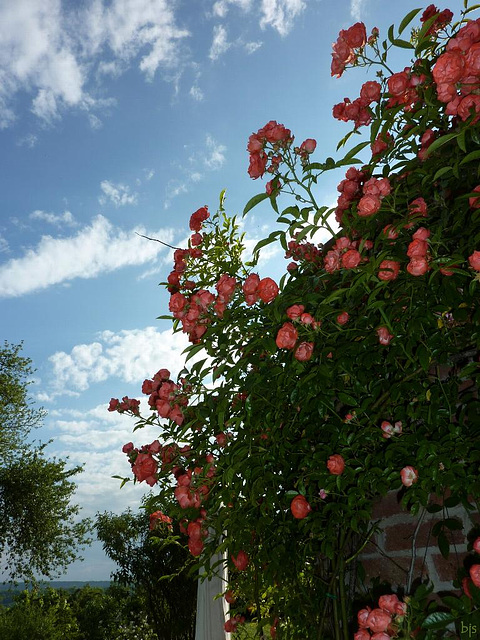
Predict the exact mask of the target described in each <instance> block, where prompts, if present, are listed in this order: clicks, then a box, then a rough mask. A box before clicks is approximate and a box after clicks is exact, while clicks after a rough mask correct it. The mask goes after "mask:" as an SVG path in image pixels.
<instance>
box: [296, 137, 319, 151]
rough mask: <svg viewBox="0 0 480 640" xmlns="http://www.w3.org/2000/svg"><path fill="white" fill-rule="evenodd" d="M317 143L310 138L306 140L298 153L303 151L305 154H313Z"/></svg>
mask: <svg viewBox="0 0 480 640" xmlns="http://www.w3.org/2000/svg"><path fill="white" fill-rule="evenodd" d="M316 146H317V141H316V140H313V139H312V138H307V139H306V140H304V141H303V142H302V144H301V145H300V151H304V152H305V153H313V152H314V151H315V149H316Z"/></svg>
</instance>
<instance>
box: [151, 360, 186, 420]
mask: <svg viewBox="0 0 480 640" xmlns="http://www.w3.org/2000/svg"><path fill="white" fill-rule="evenodd" d="M189 392H190V387H189V385H188V383H187V382H186V380H185V379H182V380H180V384H176V383H175V382H172V380H170V371H168V369H160V371H157V373H156V374H155V375H154V376H153V378H152V379H149V380H144V381H143V384H142V393H144V394H146V395H148V396H149V398H148V404H149V406H150V407H151V408H152V409H154V410H156V411H158V415H159V416H160V417H161V418H167V419H168V420H172V421H173V422H176V424H178V425H179V426H180V425H182V424H183V421H184V420H185V416H184V414H183V408H184V407H186V406H187V405H188V393H189Z"/></svg>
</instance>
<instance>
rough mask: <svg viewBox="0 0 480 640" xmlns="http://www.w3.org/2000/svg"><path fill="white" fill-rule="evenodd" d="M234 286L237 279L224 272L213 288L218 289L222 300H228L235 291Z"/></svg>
mask: <svg viewBox="0 0 480 640" xmlns="http://www.w3.org/2000/svg"><path fill="white" fill-rule="evenodd" d="M236 286H237V281H236V280H235V278H233V277H231V276H229V275H228V274H226V273H224V274H223V275H222V276H221V277H220V280H219V281H218V282H217V284H216V285H215V289H216V290H217V291H218V294H219V296H220V298H221V300H222V302H228V301H229V300H230V298H231V297H232V296H233V294H234V292H235V288H236Z"/></svg>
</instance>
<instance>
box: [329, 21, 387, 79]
mask: <svg viewBox="0 0 480 640" xmlns="http://www.w3.org/2000/svg"><path fill="white" fill-rule="evenodd" d="M376 34H378V30H377V31H376ZM376 34H375V35H376ZM372 35H373V33H372ZM366 43H367V31H366V29H365V25H364V24H363V22H357V23H356V24H354V25H353V26H351V27H350V28H349V29H342V30H341V31H340V33H339V34H338V38H337V41H336V42H335V43H334V44H333V45H332V48H333V53H332V65H331V73H332V76H336V77H337V78H340V76H341V75H342V73H343V72H344V71H345V67H346V66H347V64H354V63H355V61H356V59H357V56H356V53H355V50H358V49H361V48H362V47H364V46H365V45H366Z"/></svg>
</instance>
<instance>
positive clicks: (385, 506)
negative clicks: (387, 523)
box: [372, 491, 407, 520]
mask: <svg viewBox="0 0 480 640" xmlns="http://www.w3.org/2000/svg"><path fill="white" fill-rule="evenodd" d="M397 513H407V511H406V509H403V508H402V507H401V506H400V504H399V501H398V498H397V492H396V491H390V492H389V493H387V495H386V496H383V497H382V498H380V499H379V500H377V501H376V502H375V503H374V505H373V511H372V519H373V520H378V519H379V518H388V517H389V516H394V515H395V514H397Z"/></svg>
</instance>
